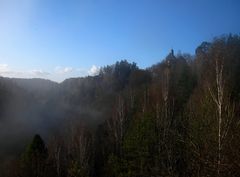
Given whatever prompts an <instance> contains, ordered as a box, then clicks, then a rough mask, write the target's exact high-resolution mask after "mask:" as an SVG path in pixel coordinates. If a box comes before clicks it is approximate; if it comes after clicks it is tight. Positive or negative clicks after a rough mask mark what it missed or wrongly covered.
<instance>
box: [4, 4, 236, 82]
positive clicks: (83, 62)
mask: <svg viewBox="0 0 240 177" xmlns="http://www.w3.org/2000/svg"><path fill="white" fill-rule="evenodd" d="M239 9H240V1H239V0H198V1H197V0H181V1H180V0H0V75H2V76H6V77H28V78H31V77H40V78H47V79H51V80H55V81H62V80H64V79H65V78H68V77H78V76H86V75H94V74H95V73H96V72H97V71H98V68H99V67H100V66H105V65H108V64H113V63H115V62H116V61H117V60H121V59H127V60H128V61H130V62H132V61H134V62H136V63H137V64H138V66H139V67H141V68H145V67H148V66H151V65H152V64H154V63H157V62H159V61H161V60H162V59H163V58H164V57H165V56H166V55H167V54H168V52H169V51H170V49H171V48H173V49H174V50H175V51H176V52H178V51H181V52H183V53H185V52H186V53H191V54H194V50H195V48H196V47H197V46H198V45H199V44H200V43H201V42H202V41H211V40H212V38H213V37H215V36H218V35H222V34H227V33H230V32H231V33H233V34H240V23H239V17H240V10H239Z"/></svg>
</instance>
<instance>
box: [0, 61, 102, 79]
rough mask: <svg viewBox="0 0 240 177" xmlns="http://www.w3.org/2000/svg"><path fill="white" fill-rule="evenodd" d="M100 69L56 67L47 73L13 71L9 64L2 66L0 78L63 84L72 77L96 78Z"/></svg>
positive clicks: (36, 70)
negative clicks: (38, 80)
mask: <svg viewBox="0 0 240 177" xmlns="http://www.w3.org/2000/svg"><path fill="white" fill-rule="evenodd" d="M99 71H100V67H98V66H96V65H92V67H91V68H89V69H84V68H74V67H69V66H67V67H63V66H56V67H55V68H53V69H52V70H51V71H45V70H43V69H31V70H23V71H22V70H16V69H12V68H11V67H10V66H9V65H8V64H5V63H4V64H0V76H3V77H10V78H12V77H14V78H43V79H50V80H53V81H56V82H62V81H63V80H65V79H67V78H72V77H84V76H87V75H90V76H95V75H97V74H99Z"/></svg>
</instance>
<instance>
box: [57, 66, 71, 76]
mask: <svg viewBox="0 0 240 177" xmlns="http://www.w3.org/2000/svg"><path fill="white" fill-rule="evenodd" d="M73 71H74V69H73V68H72V67H61V66H57V67H55V73H57V74H67V73H71V72H73Z"/></svg>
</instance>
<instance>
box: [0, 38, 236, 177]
mask: <svg viewBox="0 0 240 177" xmlns="http://www.w3.org/2000/svg"><path fill="white" fill-rule="evenodd" d="M0 110H1V111H0V142H1V144H0V177H239V176H240V36H239V35H233V34H228V35H222V36H219V37H216V38H214V39H213V40H212V41H210V42H202V43H201V44H200V45H199V46H198V47H197V48H196V50H195V54H194V55H190V54H185V53H180V52H179V53H175V52H174V50H171V51H170V53H169V54H168V55H167V56H166V57H165V58H164V59H163V60H159V63H156V64H154V65H152V66H150V67H148V68H146V69H141V68H139V67H138V66H137V64H136V63H129V62H128V61H127V60H121V61H118V62H116V63H115V64H112V65H108V66H104V67H102V68H101V69H100V72H99V74H98V75H96V76H87V77H80V78H69V79H66V80H65V81H63V82H61V83H56V82H52V81H49V80H44V79H17V78H4V77H1V78H0Z"/></svg>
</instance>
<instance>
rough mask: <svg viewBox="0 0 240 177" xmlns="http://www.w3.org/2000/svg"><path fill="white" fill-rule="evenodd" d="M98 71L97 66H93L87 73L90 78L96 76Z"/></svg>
mask: <svg viewBox="0 0 240 177" xmlns="http://www.w3.org/2000/svg"><path fill="white" fill-rule="evenodd" d="M99 71H100V68H99V67H97V66H95V65H93V66H92V67H91V68H90V70H89V71H88V74H89V75H90V76H96V75H98V74H99Z"/></svg>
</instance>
